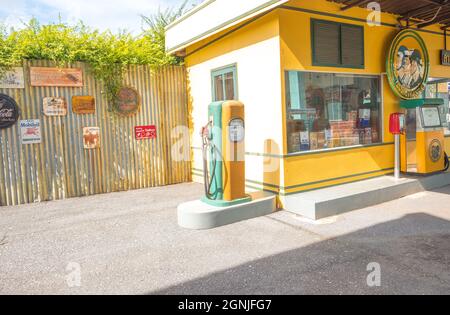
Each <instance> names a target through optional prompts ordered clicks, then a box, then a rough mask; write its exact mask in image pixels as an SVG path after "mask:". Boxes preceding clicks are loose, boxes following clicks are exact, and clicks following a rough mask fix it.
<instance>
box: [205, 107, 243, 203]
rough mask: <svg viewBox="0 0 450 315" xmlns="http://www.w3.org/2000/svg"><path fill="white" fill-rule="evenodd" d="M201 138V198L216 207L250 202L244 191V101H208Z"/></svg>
mask: <svg viewBox="0 0 450 315" xmlns="http://www.w3.org/2000/svg"><path fill="white" fill-rule="evenodd" d="M201 137H202V149H203V175H204V184H205V196H204V197H203V198H202V201H203V202H205V203H207V204H209V205H213V206H218V207H226V206H232V205H236V204H240V203H244V202H248V201H251V198H250V197H249V196H247V195H246V194H245V117H244V104H242V103H241V102H237V101H223V102H214V103H211V104H210V105H209V107H208V123H207V124H206V126H204V127H203V128H202V132H201Z"/></svg>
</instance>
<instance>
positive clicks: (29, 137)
mask: <svg viewBox="0 0 450 315" xmlns="http://www.w3.org/2000/svg"><path fill="white" fill-rule="evenodd" d="M20 139H21V141H22V144H33V143H41V141H42V139H41V122H40V121H39V119H28V120H21V121H20Z"/></svg>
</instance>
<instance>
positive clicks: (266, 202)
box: [178, 191, 276, 230]
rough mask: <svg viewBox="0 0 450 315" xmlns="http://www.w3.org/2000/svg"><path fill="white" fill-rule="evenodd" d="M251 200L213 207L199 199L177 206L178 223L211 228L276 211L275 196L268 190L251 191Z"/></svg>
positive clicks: (201, 228)
mask: <svg viewBox="0 0 450 315" xmlns="http://www.w3.org/2000/svg"><path fill="white" fill-rule="evenodd" d="M250 196H251V197H252V201H250V202H247V203H243V204H239V205H234V206H230V207H215V206H211V205H208V204H206V203H204V202H202V201H200V200H195V201H190V202H186V203H183V204H180V205H179V206H178V225H179V226H181V227H183V228H186V229H191V230H206V229H213V228H216V227H219V226H223V225H227V224H232V223H236V222H239V221H243V220H248V219H252V218H256V217H260V216H265V215H268V214H271V213H273V212H275V211H276V196H275V195H274V194H271V193H268V192H262V191H259V192H254V193H251V194H250Z"/></svg>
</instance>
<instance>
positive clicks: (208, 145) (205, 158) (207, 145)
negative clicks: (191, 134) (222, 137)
mask: <svg viewBox="0 0 450 315" xmlns="http://www.w3.org/2000/svg"><path fill="white" fill-rule="evenodd" d="M210 148H211V160H212V168H213V169H212V174H211V177H209V172H208V149H210ZM202 149H203V183H204V186H205V195H206V198H208V199H212V198H213V196H212V194H211V186H212V184H213V181H214V180H215V177H216V166H217V156H216V155H217V153H216V151H217V147H216V146H215V144H213V143H211V142H210V141H209V140H208V139H207V137H205V136H204V137H203V147H202Z"/></svg>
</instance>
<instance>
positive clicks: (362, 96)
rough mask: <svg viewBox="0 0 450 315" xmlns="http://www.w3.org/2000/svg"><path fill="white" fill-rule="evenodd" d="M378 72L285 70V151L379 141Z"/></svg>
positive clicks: (300, 150) (379, 97)
mask: <svg viewBox="0 0 450 315" xmlns="http://www.w3.org/2000/svg"><path fill="white" fill-rule="evenodd" d="M380 84H381V83H380V77H379V76H365V75H352V74H336V73H318V72H314V73H312V72H299V71H287V72H286V93H287V95H286V107H287V108H286V109H287V111H286V113H287V140H288V152H289V153H297V152H303V151H312V150H321V149H331V148H339V147H347V146H356V145H369V144H374V143H380V142H381V132H380V131H381V128H380V125H381V119H380V117H381V111H380V105H381V93H380Z"/></svg>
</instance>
